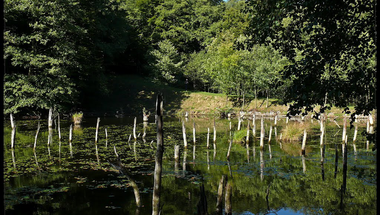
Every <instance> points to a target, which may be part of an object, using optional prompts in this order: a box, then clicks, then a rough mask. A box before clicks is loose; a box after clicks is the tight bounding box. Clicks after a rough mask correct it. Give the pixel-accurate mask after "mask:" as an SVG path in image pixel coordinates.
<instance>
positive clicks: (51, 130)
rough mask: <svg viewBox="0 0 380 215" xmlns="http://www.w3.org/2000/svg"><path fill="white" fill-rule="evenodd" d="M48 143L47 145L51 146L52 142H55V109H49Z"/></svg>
mask: <svg viewBox="0 0 380 215" xmlns="http://www.w3.org/2000/svg"><path fill="white" fill-rule="evenodd" d="M48 132H49V133H48V142H47V145H48V146H50V144H51V142H52V140H53V108H50V109H49V116H48Z"/></svg>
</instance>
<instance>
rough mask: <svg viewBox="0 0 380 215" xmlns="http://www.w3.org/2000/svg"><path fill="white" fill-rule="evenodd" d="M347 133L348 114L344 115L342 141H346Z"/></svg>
mask: <svg viewBox="0 0 380 215" xmlns="http://www.w3.org/2000/svg"><path fill="white" fill-rule="evenodd" d="M346 133H347V118H346V116H344V117H343V133H342V142H344V140H345V138H346Z"/></svg>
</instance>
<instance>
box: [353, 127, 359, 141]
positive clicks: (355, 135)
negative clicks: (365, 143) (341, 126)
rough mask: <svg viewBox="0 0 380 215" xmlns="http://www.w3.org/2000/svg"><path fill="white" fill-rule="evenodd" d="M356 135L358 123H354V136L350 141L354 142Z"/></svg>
mask: <svg viewBox="0 0 380 215" xmlns="http://www.w3.org/2000/svg"><path fill="white" fill-rule="evenodd" d="M357 135H358V125H357V124H356V123H355V131H354V137H353V139H352V142H353V143H354V144H355V141H356V136H357Z"/></svg>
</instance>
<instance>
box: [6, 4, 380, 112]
mask: <svg viewBox="0 0 380 215" xmlns="http://www.w3.org/2000/svg"><path fill="white" fill-rule="evenodd" d="M375 6H376V1H358V2H355V1H348V0H347V1H338V3H336V2H331V1H327V0H326V1H305V2H298V1H285V0H271V1H250V0H249V1H242V0H229V1H219V0H189V1H180V0H164V1H158V0H128V1H127V0H108V1H107V0H96V1H91V2H88V1H84V0H68V1H62V0H42V1H36V0H32V1H25V0H6V1H5V2H4V12H5V15H4V20H5V29H4V59H5V75H4V113H5V114H9V113H18V112H23V113H24V114H25V113H29V114H38V115H39V114H41V113H45V112H46V109H48V108H50V107H53V108H55V110H58V111H60V112H72V111H75V110H78V109H82V110H83V109H84V110H86V108H87V107H86V105H85V104H87V106H89V105H88V104H91V103H97V102H98V101H97V99H98V95H100V94H101V95H106V96H108V95H109V94H111V93H112V92H110V91H109V86H108V85H107V83H108V78H109V77H110V75H122V74H134V75H140V76H147V77H149V78H150V79H152V80H155V81H158V82H161V83H164V84H169V85H173V86H177V87H182V88H184V86H185V80H186V78H187V79H189V84H190V85H192V86H191V87H190V89H196V90H205V91H210V90H211V91H213V92H221V93H225V94H227V95H234V96H237V97H238V98H243V100H244V97H245V96H251V97H252V96H255V97H257V96H264V95H265V96H268V95H270V96H271V97H277V98H281V99H283V101H284V102H285V103H291V102H294V103H293V105H292V106H291V109H292V111H293V113H297V112H298V113H299V112H300V111H301V110H302V108H304V107H305V110H306V111H311V110H313V108H314V107H315V105H321V106H322V107H325V108H326V107H331V106H332V105H336V106H339V107H347V106H348V105H349V104H352V103H353V104H354V105H355V108H356V111H357V112H358V113H365V114H368V113H369V111H371V110H373V109H376V103H375V97H376V96H375V86H376V83H377V80H376V77H375V71H376V60H375V58H376V50H377V46H376V22H375V21H374V20H375V12H374V7H375ZM114 111H116V110H114ZM322 111H323V108H322Z"/></svg>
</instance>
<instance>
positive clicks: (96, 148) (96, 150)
mask: <svg viewBox="0 0 380 215" xmlns="http://www.w3.org/2000/svg"><path fill="white" fill-rule="evenodd" d="M115 153H116V148H115ZM95 155H96V161H97V162H98V165H100V162H99V153H98V144H96V143H95Z"/></svg>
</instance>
